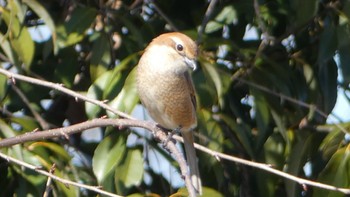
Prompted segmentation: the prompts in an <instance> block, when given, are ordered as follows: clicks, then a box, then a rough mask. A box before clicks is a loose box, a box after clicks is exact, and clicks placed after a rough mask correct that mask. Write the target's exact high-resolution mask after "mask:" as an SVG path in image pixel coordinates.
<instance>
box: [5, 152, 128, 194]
mask: <svg viewBox="0 0 350 197" xmlns="http://www.w3.org/2000/svg"><path fill="white" fill-rule="evenodd" d="M0 157H1V158H3V159H5V160H6V161H8V162H11V163H14V164H17V165H20V166H23V167H25V168H28V169H31V170H33V171H35V172H37V173H39V174H42V175H45V176H47V177H50V178H51V179H53V180H56V181H59V182H61V183H63V184H66V185H72V186H75V187H79V188H84V189H87V190H91V191H94V192H96V193H99V194H103V195H106V196H112V197H121V196H119V195H116V194H112V193H110V192H107V191H104V190H102V189H99V188H98V187H96V186H91V185H85V184H81V183H77V182H74V181H70V180H67V179H64V178H61V177H58V176H56V175H53V174H51V173H50V172H48V171H46V170H43V169H41V167H38V166H34V165H31V164H29V163H26V162H23V161H21V160H18V159H15V158H13V157H10V156H8V155H6V154H3V153H2V152H0Z"/></svg>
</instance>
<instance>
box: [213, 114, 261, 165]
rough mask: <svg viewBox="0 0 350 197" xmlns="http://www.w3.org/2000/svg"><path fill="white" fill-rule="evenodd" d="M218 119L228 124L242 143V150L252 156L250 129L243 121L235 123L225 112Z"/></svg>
mask: <svg viewBox="0 0 350 197" xmlns="http://www.w3.org/2000/svg"><path fill="white" fill-rule="evenodd" d="M220 119H221V120H222V121H223V122H224V123H226V124H227V126H229V128H230V130H232V131H233V132H235V134H236V135H237V137H238V139H239V142H240V143H241V144H242V145H243V147H244V150H245V151H246V152H247V153H248V154H249V156H250V157H252V158H253V157H254V152H253V148H252V141H251V138H252V136H251V135H250V131H251V129H250V128H249V126H248V125H246V124H245V123H244V122H241V123H239V124H238V123H236V121H235V120H233V119H232V118H231V117H229V116H226V115H225V114H221V115H220Z"/></svg>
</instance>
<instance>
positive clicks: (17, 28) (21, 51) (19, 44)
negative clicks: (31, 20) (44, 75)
mask: <svg viewBox="0 0 350 197" xmlns="http://www.w3.org/2000/svg"><path fill="white" fill-rule="evenodd" d="M0 12H2V18H3V19H4V21H5V22H6V24H7V25H8V28H9V29H10V35H9V38H10V43H11V45H12V47H13V49H14V51H16V53H17V54H18V56H19V58H20V60H21V61H22V62H23V63H24V65H25V68H26V69H29V67H30V65H31V63H32V60H33V57H34V50H35V48H34V42H33V40H32V38H31V36H30V34H29V32H28V29H27V28H26V27H25V26H23V25H22V24H21V23H20V21H19V20H18V19H17V18H16V17H12V18H11V13H10V12H9V11H8V10H5V9H4V8H3V7H0ZM17 66H20V65H17Z"/></svg>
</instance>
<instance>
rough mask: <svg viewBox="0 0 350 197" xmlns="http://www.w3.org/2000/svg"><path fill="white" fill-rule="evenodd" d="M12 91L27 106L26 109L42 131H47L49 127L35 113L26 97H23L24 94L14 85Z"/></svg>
mask: <svg viewBox="0 0 350 197" xmlns="http://www.w3.org/2000/svg"><path fill="white" fill-rule="evenodd" d="M12 89H13V90H14V91H15V92H16V93H17V95H18V96H19V98H21V100H22V101H23V103H24V104H26V105H27V107H28V108H29V110H30V112H32V114H33V116H34V118H35V119H36V120H37V121H38V123H39V124H40V126H41V128H42V129H49V128H50V125H49V123H47V122H46V121H45V120H44V119H43V118H42V117H41V116H40V114H39V113H38V112H37V111H35V109H34V108H33V107H32V106H31V105H30V101H29V100H28V98H27V97H26V95H24V93H23V92H22V91H21V90H20V89H19V88H18V87H17V86H16V85H15V84H12Z"/></svg>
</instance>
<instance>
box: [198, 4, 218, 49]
mask: <svg viewBox="0 0 350 197" xmlns="http://www.w3.org/2000/svg"><path fill="white" fill-rule="evenodd" d="M217 2H218V1H217V0H211V1H210V3H209V6H208V8H207V11H206V12H205V16H204V18H203V20H202V24H201V26H200V27H199V30H198V39H197V42H198V43H200V42H202V37H203V33H204V30H205V27H206V26H207V24H208V22H209V19H210V17H211V14H212V13H213V11H214V8H215V5H216V3H217Z"/></svg>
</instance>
